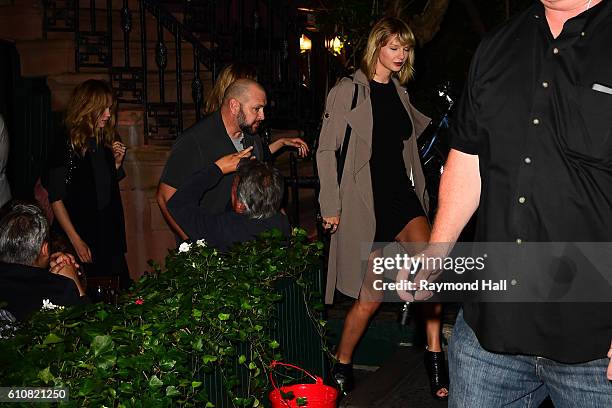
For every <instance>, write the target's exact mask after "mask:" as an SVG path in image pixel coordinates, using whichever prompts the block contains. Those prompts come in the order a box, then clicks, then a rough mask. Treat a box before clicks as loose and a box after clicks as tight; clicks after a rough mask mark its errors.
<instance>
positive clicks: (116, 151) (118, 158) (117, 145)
mask: <svg viewBox="0 0 612 408" xmlns="http://www.w3.org/2000/svg"><path fill="white" fill-rule="evenodd" d="M126 150H127V148H126V147H125V145H124V144H123V143H121V142H119V141H115V142H113V157H114V158H115V168H117V169H118V168H119V167H121V165H122V164H123V159H124V158H125V151H126Z"/></svg>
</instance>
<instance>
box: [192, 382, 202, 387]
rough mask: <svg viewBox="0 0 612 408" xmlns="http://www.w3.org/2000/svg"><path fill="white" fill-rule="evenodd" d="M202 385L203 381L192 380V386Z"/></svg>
mask: <svg viewBox="0 0 612 408" xmlns="http://www.w3.org/2000/svg"><path fill="white" fill-rule="evenodd" d="M201 385H202V381H192V382H191V387H192V388H198V387H199V386H201Z"/></svg>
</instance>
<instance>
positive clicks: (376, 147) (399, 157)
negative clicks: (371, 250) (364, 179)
mask: <svg viewBox="0 0 612 408" xmlns="http://www.w3.org/2000/svg"><path fill="white" fill-rule="evenodd" d="M370 99H371V101H372V118H373V128H372V156H371V158H370V174H371V177H372V194H373V197H374V214H375V217H376V234H375V236H374V241H375V242H391V241H394V240H395V237H396V235H397V234H399V233H400V231H401V230H402V229H403V228H404V227H405V226H406V224H408V222H410V220H412V219H413V218H416V217H419V216H425V212H424V211H423V207H422V206H421V202H420V201H419V199H418V197H417V195H416V193H415V191H414V187H413V186H412V182H411V181H410V178H409V176H408V174H406V166H405V164H404V156H403V151H404V141H406V140H408V139H409V138H410V136H411V134H412V122H411V120H410V116H408V112H406V109H405V108H404V105H403V104H402V101H401V100H400V98H399V95H398V93H397V90H396V88H395V85H394V84H393V82H392V81H389V83H387V84H381V83H379V82H376V81H370ZM408 168H410V166H408Z"/></svg>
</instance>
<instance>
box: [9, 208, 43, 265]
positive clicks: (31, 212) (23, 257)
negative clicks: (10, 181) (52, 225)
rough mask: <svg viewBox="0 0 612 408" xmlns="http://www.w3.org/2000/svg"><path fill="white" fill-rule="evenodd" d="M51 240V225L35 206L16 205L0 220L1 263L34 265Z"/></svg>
mask: <svg viewBox="0 0 612 408" xmlns="http://www.w3.org/2000/svg"><path fill="white" fill-rule="evenodd" d="M48 239H49V224H48V223H47V219H46V218H45V216H44V214H43V212H42V210H41V209H40V208H38V207H37V206H36V205H34V204H16V205H14V206H13V208H11V210H10V211H9V213H8V214H7V215H5V216H4V218H2V220H0V261H2V262H7V263H16V264H22V265H30V266H32V265H34V262H35V261H36V259H37V258H38V255H39V254H40V249H41V247H42V245H43V243H45V241H47V240H48Z"/></svg>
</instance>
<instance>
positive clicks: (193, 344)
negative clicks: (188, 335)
mask: <svg viewBox="0 0 612 408" xmlns="http://www.w3.org/2000/svg"><path fill="white" fill-rule="evenodd" d="M191 347H193V349H194V350H195V351H202V347H204V342H203V341H202V338H201V337H199V338H198V339H197V340H195V341H192V342H191Z"/></svg>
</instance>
